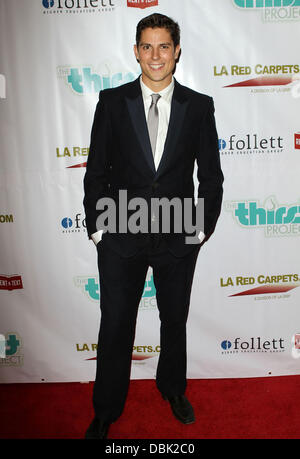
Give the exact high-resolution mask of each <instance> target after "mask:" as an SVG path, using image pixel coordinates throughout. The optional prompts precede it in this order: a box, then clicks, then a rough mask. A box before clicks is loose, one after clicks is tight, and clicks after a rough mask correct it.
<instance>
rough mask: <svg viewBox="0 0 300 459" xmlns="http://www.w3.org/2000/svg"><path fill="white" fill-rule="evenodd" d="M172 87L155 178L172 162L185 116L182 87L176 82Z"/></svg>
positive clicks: (184, 99)
mask: <svg viewBox="0 0 300 459" xmlns="http://www.w3.org/2000/svg"><path fill="white" fill-rule="evenodd" d="M174 82H175V86H174V92H173V98H172V103H171V112H170V120H169V126H168V131H167V137H166V141H165V146H164V151H163V155H162V158H161V161H160V163H159V166H158V169H157V171H156V176H155V178H157V177H158V176H159V175H161V173H162V171H163V170H164V169H165V168H166V167H167V166H168V164H169V163H170V161H171V160H172V155H173V153H174V151H175V148H176V145H177V141H178V137H179V135H182V126H183V121H184V118H185V114H186V108H187V105H188V100H187V98H186V97H185V95H184V92H183V89H182V86H181V85H180V84H179V83H178V82H177V81H176V80H174Z"/></svg>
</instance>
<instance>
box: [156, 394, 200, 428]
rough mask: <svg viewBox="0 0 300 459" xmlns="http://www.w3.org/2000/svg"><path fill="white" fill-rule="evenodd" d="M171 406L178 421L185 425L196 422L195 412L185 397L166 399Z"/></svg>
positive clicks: (176, 396) (177, 396)
mask: <svg viewBox="0 0 300 459" xmlns="http://www.w3.org/2000/svg"><path fill="white" fill-rule="evenodd" d="M163 398H164V400H168V402H169V403H170V405H171V408H172V411H173V414H174V416H175V418H176V419H178V421H180V422H182V423H183V424H193V422H195V415H194V410H193V407H192V405H191V404H190V402H189V401H188V399H187V398H186V397H185V396H184V395H175V396H174V397H166V396H164V395H163Z"/></svg>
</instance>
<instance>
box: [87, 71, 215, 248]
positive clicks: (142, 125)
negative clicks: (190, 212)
mask: <svg viewBox="0 0 300 459" xmlns="http://www.w3.org/2000/svg"><path fill="white" fill-rule="evenodd" d="M195 160H196V162H197V166H198V170H197V177H198V180H199V188H198V197H199V198H204V227H203V228H202V231H203V232H204V233H205V235H206V238H205V240H207V239H208V238H209V237H210V235H211V234H212V232H213V231H214V228H215V225H216V222H217V219H218V216H219V213H220V209H221V202H222V193H223V190H222V183H223V174H222V171H221V167H220V158H219V149H218V136H217V132H216V126H215V119H214V105H213V100H212V98H211V97H209V96H206V95H203V94H200V93H197V92H195V91H193V90H191V89H189V88H187V87H185V86H182V85H181V84H179V83H178V82H177V81H176V80H175V86H174V93H173V98H172V103H171V113H170V121H169V127H168V132H167V137H166V142H165V147H164V152H163V156H162V159H161V162H160V164H159V167H158V169H157V170H155V166H154V160H153V155H152V151H151V145H150V140H149V135H148V129H147V123H146V118H145V111H144V104H143V98H142V92H141V87H140V81H139V79H137V80H135V81H133V82H131V83H127V84H125V85H122V86H120V87H117V88H114V89H106V90H104V91H100V94H99V102H98V104H97V107H96V112H95V117H94V122H93V127H92V133H91V144H90V152H89V157H88V161H87V170H86V174H85V178H84V189H85V196H84V207H85V213H86V227H87V232H88V236H89V237H90V236H91V234H93V233H95V232H96V231H98V230H99V229H101V228H99V227H98V228H97V224H96V221H97V217H98V215H99V214H100V211H99V210H97V209H96V204H97V201H98V200H99V199H100V198H103V197H111V198H113V199H114V200H115V202H116V205H117V209H118V204H119V203H118V196H119V190H126V191H127V196H128V200H129V199H131V198H135V197H140V198H144V199H145V200H146V201H147V202H148V203H149V204H150V200H151V198H163V197H166V198H168V199H172V198H174V197H178V198H180V199H181V200H182V203H184V201H183V199H184V198H192V199H194V181H193V172H194V165H195ZM117 214H118V211H117ZM129 215H130V212H128V217H129ZM185 236H186V234H185V231H184V229H183V231H182V232H181V233H175V232H174V231H173V230H172V225H171V231H170V234H164V235H163V237H164V238H165V240H166V242H167V244H168V246H169V249H170V250H171V251H172V253H173V254H175V255H176V256H184V255H185V254H187V253H189V252H190V251H191V250H193V249H194V248H195V245H192V244H186V243H185ZM102 239H103V242H102V243H104V244H108V245H109V246H110V247H111V248H112V249H113V250H115V251H117V252H118V253H119V254H120V255H122V256H131V255H133V254H134V253H136V252H138V251H139V250H141V249H142V248H143V247H145V246H146V245H147V243H148V242H149V234H145V233H137V234H131V233H130V232H127V233H120V232H116V233H111V232H106V233H104V234H103V238H102Z"/></svg>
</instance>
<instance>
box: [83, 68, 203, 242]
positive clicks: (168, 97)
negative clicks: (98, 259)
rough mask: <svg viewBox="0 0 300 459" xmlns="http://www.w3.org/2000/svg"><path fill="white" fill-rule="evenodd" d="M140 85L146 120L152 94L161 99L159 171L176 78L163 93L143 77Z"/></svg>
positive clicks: (96, 236)
mask: <svg viewBox="0 0 300 459" xmlns="http://www.w3.org/2000/svg"><path fill="white" fill-rule="evenodd" d="M140 84H141V89H142V96H143V101H144V108H145V116H146V119H147V118H148V112H149V108H150V105H151V101H152V98H151V95H152V94H159V95H160V96H161V97H160V98H159V100H158V102H157V108H158V117H159V118H158V133H157V140H156V148H155V155H154V165H155V169H156V170H157V169H158V166H159V163H160V160H161V157H162V154H163V151H164V146H165V141H166V137H167V132H168V126H169V120H170V113H171V102H172V96H173V91H174V78H173V77H172V81H171V83H170V84H169V85H168V86H167V87H166V88H164V89H163V90H162V91H159V92H158V93H154V92H153V91H152V90H151V89H150V88H148V86H146V85H145V83H144V82H143V81H142V76H141V77H140ZM102 233H103V230H100V231H97V232H96V233H93V234H92V235H91V238H92V240H93V241H94V243H95V244H98V242H99V241H101V238H102ZM198 237H199V240H200V242H202V241H203V239H204V238H205V235H204V233H202V232H200V233H199V236H198Z"/></svg>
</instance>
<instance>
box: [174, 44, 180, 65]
mask: <svg viewBox="0 0 300 459" xmlns="http://www.w3.org/2000/svg"><path fill="white" fill-rule="evenodd" d="M174 54H175V61H178V59H179V57H180V54H181V48H180V45H177V46H176V48H175V53H174Z"/></svg>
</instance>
